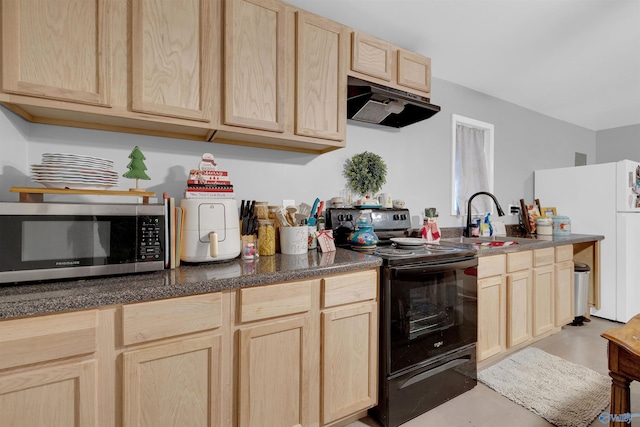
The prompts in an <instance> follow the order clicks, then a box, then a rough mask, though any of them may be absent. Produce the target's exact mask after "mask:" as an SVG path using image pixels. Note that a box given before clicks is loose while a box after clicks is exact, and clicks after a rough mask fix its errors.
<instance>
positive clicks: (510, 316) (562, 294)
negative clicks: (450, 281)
mask: <svg viewBox="0 0 640 427" xmlns="http://www.w3.org/2000/svg"><path fill="white" fill-rule="evenodd" d="M573 293H574V290H573V246H572V245H564V246H556V247H548V248H541V249H535V250H525V251H516V252H509V253H507V254H498V255H491V256H483V257H480V258H479V259H478V342H477V358H478V361H479V362H480V361H483V360H486V359H489V358H491V357H493V356H496V355H498V354H501V353H503V352H506V351H510V349H511V348H516V349H517V348H520V347H522V346H524V345H527V344H530V343H532V342H534V341H535V340H537V339H540V338H544V337H546V336H548V335H549V334H550V333H554V332H557V331H559V330H560V327H562V326H564V325H566V324H567V323H570V322H571V321H572V320H573V316H574V313H573V298H574V295H573Z"/></svg>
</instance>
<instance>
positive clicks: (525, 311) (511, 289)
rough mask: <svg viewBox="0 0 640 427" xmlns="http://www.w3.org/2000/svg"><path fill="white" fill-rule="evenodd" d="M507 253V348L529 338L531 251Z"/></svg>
mask: <svg viewBox="0 0 640 427" xmlns="http://www.w3.org/2000/svg"><path fill="white" fill-rule="evenodd" d="M506 255H507V348H511V347H514V346H516V345H518V344H521V343H523V342H527V341H528V340H529V339H531V266H532V255H531V251H518V252H510V253H508V254H506Z"/></svg>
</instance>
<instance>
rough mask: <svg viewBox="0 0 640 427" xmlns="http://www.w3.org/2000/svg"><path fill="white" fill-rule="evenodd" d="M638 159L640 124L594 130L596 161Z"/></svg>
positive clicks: (639, 158) (639, 156) (639, 151)
mask: <svg viewBox="0 0 640 427" xmlns="http://www.w3.org/2000/svg"><path fill="white" fill-rule="evenodd" d="M624 159H629V160H636V161H640V124H637V125H631V126H622V127H619V128H613V129H606V130H601V131H598V132H596V161H597V163H608V162H617V161H618V160H624Z"/></svg>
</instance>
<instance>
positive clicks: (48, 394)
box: [0, 360, 98, 427]
mask: <svg viewBox="0 0 640 427" xmlns="http://www.w3.org/2000/svg"><path fill="white" fill-rule="evenodd" d="M97 390H98V388H97V385H96V362H95V361H93V360H90V361H82V362H77V363H68V364H64V365H59V366H52V367H47V368H42V369H33V370H29V371H25V372H22V373H18V374H13V375H6V376H0V414H2V421H0V424H2V425H6V426H12V427H33V426H50V425H54V424H55V425H56V426H97V425H98V422H97V419H96V414H97V405H98V399H97Z"/></svg>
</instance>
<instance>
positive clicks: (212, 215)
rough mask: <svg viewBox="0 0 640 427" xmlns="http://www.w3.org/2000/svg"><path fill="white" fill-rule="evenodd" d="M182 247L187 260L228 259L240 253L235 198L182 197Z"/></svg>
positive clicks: (184, 257) (183, 255) (181, 255)
mask: <svg viewBox="0 0 640 427" xmlns="http://www.w3.org/2000/svg"><path fill="white" fill-rule="evenodd" d="M180 207H181V208H182V209H184V214H183V215H184V217H183V223H182V249H181V254H180V259H181V260H182V261H185V262H209V261H225V260H229V259H233V258H236V257H237V256H238V255H240V226H239V222H238V221H239V218H238V204H237V202H236V200H235V199H182V200H180Z"/></svg>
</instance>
